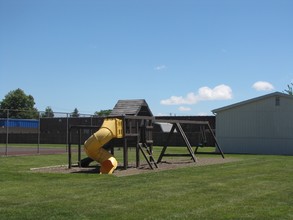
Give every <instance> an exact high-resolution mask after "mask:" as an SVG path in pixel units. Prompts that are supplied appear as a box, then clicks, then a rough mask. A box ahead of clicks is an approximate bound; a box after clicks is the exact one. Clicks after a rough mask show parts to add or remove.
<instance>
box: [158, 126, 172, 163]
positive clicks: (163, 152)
mask: <svg viewBox="0 0 293 220" xmlns="http://www.w3.org/2000/svg"><path fill="white" fill-rule="evenodd" d="M175 127H176V126H175V124H173V126H172V128H171V130H170V132H169V134H168V137H167V141H166V144H165V145H164V147H163V149H162V151H161V153H160V156H159V158H158V160H157V163H160V162H161V161H162V158H163V156H164V155H165V151H166V149H167V147H168V144H169V141H170V138H171V136H172V134H173V133H174V130H175Z"/></svg>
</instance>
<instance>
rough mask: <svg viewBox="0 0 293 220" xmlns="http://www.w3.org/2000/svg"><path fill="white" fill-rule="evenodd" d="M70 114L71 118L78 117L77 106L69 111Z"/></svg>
mask: <svg viewBox="0 0 293 220" xmlns="http://www.w3.org/2000/svg"><path fill="white" fill-rule="evenodd" d="M70 116H71V117H72V118H78V117H79V112H78V110H77V108H75V109H74V110H73V112H72V113H71V115H70Z"/></svg>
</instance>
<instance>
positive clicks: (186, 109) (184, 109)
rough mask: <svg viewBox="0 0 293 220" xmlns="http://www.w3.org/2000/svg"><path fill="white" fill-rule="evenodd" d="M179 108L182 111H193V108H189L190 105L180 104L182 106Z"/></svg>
mask: <svg viewBox="0 0 293 220" xmlns="http://www.w3.org/2000/svg"><path fill="white" fill-rule="evenodd" d="M178 110H179V111H181V112H188V111H191V108H189V107H184V106H180V107H179V108H178Z"/></svg>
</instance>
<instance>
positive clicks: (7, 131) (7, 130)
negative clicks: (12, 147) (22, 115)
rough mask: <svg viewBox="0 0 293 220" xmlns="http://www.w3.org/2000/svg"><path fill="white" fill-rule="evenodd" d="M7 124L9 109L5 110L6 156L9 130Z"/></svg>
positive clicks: (6, 153)
mask: <svg viewBox="0 0 293 220" xmlns="http://www.w3.org/2000/svg"><path fill="white" fill-rule="evenodd" d="M8 123H9V109H7V115H6V148H5V155H6V156H7V155H8V142H9V141H8V138H9V135H8V133H9V128H8Z"/></svg>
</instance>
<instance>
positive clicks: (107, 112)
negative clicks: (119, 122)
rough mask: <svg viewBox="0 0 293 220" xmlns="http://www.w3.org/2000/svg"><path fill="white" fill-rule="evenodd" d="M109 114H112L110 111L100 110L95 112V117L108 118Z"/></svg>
mask: <svg viewBox="0 0 293 220" xmlns="http://www.w3.org/2000/svg"><path fill="white" fill-rule="evenodd" d="M111 112H112V109H108V110H101V111H99V112H98V111H96V112H95V115H97V116H108V115H110V114H111Z"/></svg>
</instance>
